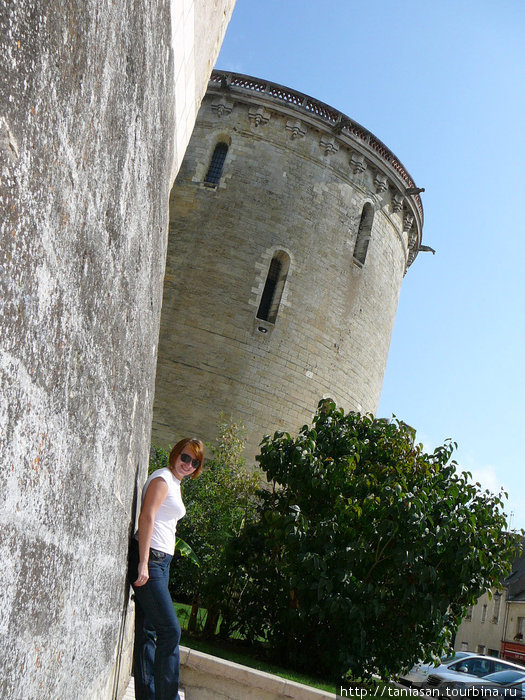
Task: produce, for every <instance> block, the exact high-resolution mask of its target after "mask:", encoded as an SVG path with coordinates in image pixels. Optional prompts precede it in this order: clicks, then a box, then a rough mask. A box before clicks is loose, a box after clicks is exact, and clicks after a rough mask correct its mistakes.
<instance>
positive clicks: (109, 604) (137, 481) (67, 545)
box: [0, 0, 234, 700]
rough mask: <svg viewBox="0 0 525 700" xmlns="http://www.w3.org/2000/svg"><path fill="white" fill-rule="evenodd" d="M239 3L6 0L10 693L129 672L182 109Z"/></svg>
mask: <svg viewBox="0 0 525 700" xmlns="http://www.w3.org/2000/svg"><path fill="white" fill-rule="evenodd" d="M233 4H234V3H233V1H230V0H228V1H226V0H225V1H223V2H217V3H214V5H213V10H210V7H209V3H208V4H206V3H205V2H204V0H200V1H199V2H195V3H194V2H185V3H180V2H175V1H174V2H172V3H170V2H168V0H120V1H119V2H117V3H115V2H110V1H109V0H82V2H80V1H78V0H47V1H46V0H17V1H16V2H13V1H12V0H0V174H1V184H0V205H1V211H2V216H1V218H0V338H1V348H2V352H1V356H0V383H1V387H2V394H1V398H0V459H1V472H0V479H1V482H0V562H1V571H2V585H1V586H0V697H2V698H9V700H17V699H20V700H31V699H33V698H34V699H36V698H38V700H42V699H43V698H49V699H51V700H57V699H58V698H60V700H68V699H71V700H78V698H96V700H100V699H101V698H109V697H113V696H114V695H115V694H116V693H117V690H118V686H119V684H121V683H125V681H126V678H125V676H126V673H127V672H128V671H129V664H128V665H127V666H126V665H125V668H124V669H123V670H122V671H121V672H120V676H119V673H118V672H115V668H118V664H116V663H115V661H116V659H117V657H118V655H119V654H120V651H121V647H122V645H123V644H124V640H125V639H126V638H127V637H128V636H129V635H128V633H129V626H130V621H129V616H128V618H126V614H125V613H126V608H127V600H128V595H127V589H126V584H125V570H126V559H127V542H128V537H129V533H130V529H131V527H132V524H133V518H134V512H133V497H134V493H135V491H136V489H137V486H138V485H141V483H142V481H143V478H144V475H145V470H146V463H147V454H148V447H149V435H150V424H151V407H152V399H153V389H154V374H155V362H156V345H157V338H158V323H159V316H160V307H161V294H162V279H163V273H164V261H165V251H166V233H167V223H168V216H167V215H168V196H169V187H170V184H171V179H172V176H173V174H174V172H175V171H176V167H177V160H178V157H179V158H180V157H181V155H182V152H181V149H182V151H183V149H184V147H185V138H186V137H185V136H184V133H186V132H187V124H186V122H185V124H184V126H183V127H181V129H182V132H183V134H182V136H180V135H179V131H178V128H177V120H176V116H175V115H176V112H177V113H178V114H182V113H184V119H186V120H190V121H191V110H192V109H193V110H194V111H195V109H196V107H197V106H198V103H199V101H200V97H201V94H202V91H203V89H204V88H202V89H201V88H200V85H202V84H204V83H205V82H206V80H207V77H208V75H209V70H210V69H211V64H212V63H213V61H214V59H215V56H216V53H217V50H218V46H219V45H220V41H221V39H222V35H223V33H224V30H225V27H226V24H227V21H228V19H229V15H230V14H231V10H232V8H233ZM181 5H184V12H183V14H182V16H179V14H177V12H178V8H179V7H180V6H181ZM203 12H205V13H206V17H207V18H208V19H209V20H210V22H211V24H208V26H207V27H206V33H207V36H206V39H205V40H203V41H204V44H205V49H203V51H204V54H205V55H203V56H202V57H200V58H199V57H198V56H197V55H196V52H195V45H196V44H198V43H199V37H195V36H194V32H195V28H196V27H201V26H202V24H203V17H202V15H203ZM181 23H182V24H181ZM181 27H182V30H183V34H184V36H185V44H184V46H185V49H184V52H183V54H182V55H181V54H180V52H179V53H178V54H177V55H178V61H179V62H178V63H176V61H175V53H176V51H175V48H174V47H175V43H176V36H178V33H179V30H180V29H181ZM201 31H202V29H201ZM199 50H200V49H199ZM181 65H184V66H185V67H186V69H187V70H186V69H185V71H183V73H182V74H181V75H182V78H181V79H183V80H184V81H186V82H185V84H184V85H178V84H177V82H176V80H175V75H174V68H175V67H177V68H178V69H180V66H181ZM199 91H200V92H199ZM187 95H191V100H192V101H191V105H190V107H188V109H185V110H182V107H181V106H180V104H179V108H178V109H177V108H176V102H177V100H179V101H180V100H185V99H186V96H187ZM176 147H177V148H178V149H179V152H178V157H177V153H176V152H175V150H176ZM128 641H129V640H128ZM128 651H129V650H128Z"/></svg>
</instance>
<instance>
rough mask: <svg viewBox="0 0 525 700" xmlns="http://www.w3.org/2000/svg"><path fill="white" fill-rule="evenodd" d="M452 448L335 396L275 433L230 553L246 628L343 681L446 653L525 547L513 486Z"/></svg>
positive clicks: (278, 653)
mask: <svg viewBox="0 0 525 700" xmlns="http://www.w3.org/2000/svg"><path fill="white" fill-rule="evenodd" d="M454 447H455V445H454V444H452V443H450V442H447V443H446V444H444V445H443V446H440V447H438V448H436V449H435V450H434V452H433V453H431V454H427V453H425V452H423V448H422V446H421V445H417V444H414V431H413V430H412V429H411V428H409V427H408V426H407V425H405V424H404V423H402V422H400V421H398V420H396V419H393V420H392V421H387V420H382V419H374V418H373V417H372V416H370V415H366V416H361V415H359V414H357V413H348V414H346V415H345V414H344V412H343V411H342V410H341V409H338V408H337V407H336V405H335V404H334V403H333V402H332V401H331V400H323V401H322V402H320V404H319V407H318V411H317V413H316V415H315V417H314V421H313V425H312V427H308V426H304V427H303V428H302V430H301V432H300V433H299V435H298V437H297V438H293V437H291V436H290V435H289V434H287V433H281V432H277V433H275V435H274V436H273V437H266V438H265V439H264V441H263V444H262V449H261V454H260V456H259V457H258V458H257V459H258V461H259V464H260V466H261V467H262V469H263V471H264V472H265V473H266V476H267V478H268V480H269V481H270V482H271V483H272V486H273V488H272V489H271V490H264V491H262V492H261V493H260V499H261V502H260V505H259V508H258V520H257V522H255V523H252V524H250V525H249V526H248V527H246V529H245V530H244V531H243V532H242V533H241V535H240V537H238V538H237V539H236V540H235V541H234V542H232V546H231V548H230V551H229V556H230V566H232V567H234V568H235V570H236V578H237V581H238V585H239V586H240V585H241V584H242V586H243V587H244V588H243V589H242V595H240V596H239V597H238V599H237V601H236V608H235V619H234V625H235V627H236V628H237V629H239V630H241V631H242V632H243V633H244V634H246V635H247V636H248V638H249V639H252V640H254V639H255V638H256V637H261V636H262V637H264V638H266V639H267V640H268V641H269V643H270V645H271V648H272V650H273V653H274V655H275V657H278V658H279V659H280V660H281V662H285V663H288V664H289V665H290V666H292V667H295V668H297V669H310V670H311V669H312V668H316V669H317V670H318V672H319V673H320V674H329V675H330V676H331V677H333V678H334V680H337V679H340V678H341V677H342V676H344V674H345V673H346V672H348V671H349V672H350V673H351V675H352V676H354V677H358V676H361V677H366V676H370V674H372V673H377V674H379V675H381V676H382V677H387V676H389V675H390V674H391V673H395V672H398V671H399V670H400V669H401V667H403V666H407V665H409V664H410V663H412V662H413V661H415V660H416V659H417V658H420V657H421V656H422V655H423V656H425V655H430V654H431V653H436V654H438V653H440V652H441V650H442V649H443V648H445V647H447V645H449V644H450V640H451V635H452V632H453V630H454V629H455V628H456V626H457V624H458V623H459V621H460V619H461V617H462V615H463V612H464V610H465V607H466V606H467V605H469V604H472V603H474V601H475V600H476V598H477V597H478V596H479V595H480V594H481V593H482V592H484V591H485V590H487V589H489V588H490V587H492V585H493V584H494V583H496V582H498V581H499V580H501V578H502V577H503V576H504V575H505V574H506V573H507V572H508V571H509V570H510V561H511V559H512V557H513V556H514V553H515V552H514V544H513V541H514V540H513V537H511V536H508V535H506V534H505V532H504V530H505V527H506V518H505V515H504V513H503V510H502V506H503V503H502V497H503V494H498V495H493V494H491V493H489V492H488V491H482V490H481V487H480V485H479V484H472V483H470V482H469V479H468V477H469V476H470V475H469V474H468V473H458V472H457V470H456V467H457V464H456V462H455V461H454V460H453V459H452V454H453V450H454ZM239 590H241V589H240V588H239Z"/></svg>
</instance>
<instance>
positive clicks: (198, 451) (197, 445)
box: [168, 438, 204, 479]
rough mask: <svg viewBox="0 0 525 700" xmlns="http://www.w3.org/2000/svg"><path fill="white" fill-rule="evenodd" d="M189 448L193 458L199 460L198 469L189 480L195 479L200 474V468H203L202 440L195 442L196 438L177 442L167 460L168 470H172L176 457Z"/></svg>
mask: <svg viewBox="0 0 525 700" xmlns="http://www.w3.org/2000/svg"><path fill="white" fill-rule="evenodd" d="M188 446H189V447H191V449H192V450H193V452H194V453H195V457H196V458H197V459H198V460H200V465H199V467H198V468H197V469H196V470H195V471H194V472H193V474H192V475H191V476H190V479H196V478H197V477H198V476H199V474H200V473H201V472H202V467H203V466H204V443H203V442H202V440H197V438H184V440H179V442H178V443H177V444H176V445H174V446H173V448H172V450H171V452H170V456H169V459H168V464H169V465H170V469H173V465H174V464H175V462H176V461H177V457H178V456H179V455H180V454H181V452H182V451H183V450H184V448H185V447H188Z"/></svg>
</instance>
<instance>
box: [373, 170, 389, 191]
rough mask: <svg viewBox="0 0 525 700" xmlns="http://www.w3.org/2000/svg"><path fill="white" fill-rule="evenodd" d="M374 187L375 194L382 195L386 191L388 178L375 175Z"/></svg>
mask: <svg viewBox="0 0 525 700" xmlns="http://www.w3.org/2000/svg"><path fill="white" fill-rule="evenodd" d="M374 187H375V188H376V192H377V194H382V193H383V192H385V191H386V190H387V189H388V178H387V176H386V175H383V174H382V173H376V176H375V177H374Z"/></svg>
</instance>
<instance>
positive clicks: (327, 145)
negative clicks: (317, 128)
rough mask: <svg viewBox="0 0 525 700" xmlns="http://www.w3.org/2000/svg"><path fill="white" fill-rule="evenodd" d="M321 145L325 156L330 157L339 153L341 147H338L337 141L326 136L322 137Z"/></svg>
mask: <svg viewBox="0 0 525 700" xmlns="http://www.w3.org/2000/svg"><path fill="white" fill-rule="evenodd" d="M319 145H320V146H321V148H322V149H323V150H324V154H325V156H329V155H331V154H332V153H337V151H338V150H339V146H338V145H337V143H336V141H335V139H330V138H328V137H326V136H321V138H320V140H319Z"/></svg>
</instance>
